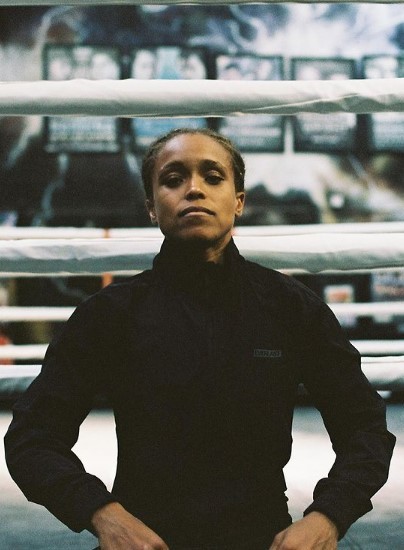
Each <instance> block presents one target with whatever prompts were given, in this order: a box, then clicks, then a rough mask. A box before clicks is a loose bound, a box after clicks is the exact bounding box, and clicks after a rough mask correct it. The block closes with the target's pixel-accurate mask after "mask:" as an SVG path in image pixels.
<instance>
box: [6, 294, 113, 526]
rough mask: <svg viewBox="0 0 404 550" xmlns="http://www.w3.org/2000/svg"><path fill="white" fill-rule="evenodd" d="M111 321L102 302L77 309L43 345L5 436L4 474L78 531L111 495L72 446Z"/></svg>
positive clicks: (100, 377)
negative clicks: (43, 354) (38, 365)
mask: <svg viewBox="0 0 404 550" xmlns="http://www.w3.org/2000/svg"><path fill="white" fill-rule="evenodd" d="M112 318H113V314H112V311H111V308H110V307H108V304H107V303H106V302H105V300H104V301H103V300H102V299H101V300H100V299H97V298H91V299H90V300H89V301H87V302H86V303H84V304H83V305H82V306H80V307H79V308H77V310H76V311H75V312H74V314H73V315H72V317H71V318H70V319H69V321H68V322H67V323H66V325H65V328H64V330H63V331H62V333H61V335H60V336H59V337H58V338H57V339H55V340H54V342H53V343H52V344H51V345H50V346H49V348H48V350H47V353H46V357H45V360H44V363H43V367H42V370H41V373H40V374H39V375H38V377H37V378H36V379H35V380H34V381H33V383H32V384H31V386H30V387H29V388H28V390H27V391H26V392H25V394H23V396H22V397H21V398H20V399H19V400H18V401H17V402H16V404H15V406H14V414H13V420H12V423H11V425H10V427H9V430H8V432H7V434H6V437H5V449H6V460H7V465H8V468H9V471H10V474H11V476H12V477H13V479H14V480H15V482H16V483H17V485H18V486H19V487H20V489H21V490H22V492H23V493H24V494H25V496H26V497H27V499H28V500H30V501H32V502H36V503H38V504H41V505H43V506H45V507H46V508H48V510H49V511H50V512H51V513H52V514H54V515H55V516H56V517H57V518H58V519H60V520H61V521H62V522H63V523H65V524H66V525H67V526H68V527H69V528H70V529H72V530H74V531H77V532H79V531H82V530H83V529H85V528H88V529H89V528H90V519H91V517H92V514H93V513H94V511H95V510H97V509H98V508H100V507H101V506H103V505H104V504H107V503H108V502H112V501H116V500H117V499H116V498H114V497H113V495H111V494H110V493H109V492H108V490H107V488H106V487H105V485H104V484H103V483H102V481H101V480H99V479H98V478H96V477H95V476H92V475H91V474H89V473H87V472H86V471H85V470H84V467H83V465H82V463H81V462H80V460H79V458H78V457H77V456H76V455H75V454H74V453H73V452H72V450H71V449H72V447H73V445H74V444H75V443H76V441H77V438H78V433H79V427H80V425H81V423H82V422H83V420H84V419H85V417H86V416H87V414H88V412H89V411H90V409H91V407H92V405H93V402H94V397H95V395H96V394H98V393H99V392H102V390H103V388H104V387H105V373H106V369H107V368H108V366H109V365H108V357H109V355H110V354H109V349H110V346H111V345H112V341H111V340H112V339H113V338H114V334H113V332H114V331H113V327H112V325H111V319H112Z"/></svg>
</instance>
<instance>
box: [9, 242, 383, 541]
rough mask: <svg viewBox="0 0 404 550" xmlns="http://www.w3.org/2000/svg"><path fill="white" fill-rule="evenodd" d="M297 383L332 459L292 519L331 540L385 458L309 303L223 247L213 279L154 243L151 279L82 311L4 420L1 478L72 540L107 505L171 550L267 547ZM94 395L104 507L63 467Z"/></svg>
mask: <svg viewBox="0 0 404 550" xmlns="http://www.w3.org/2000/svg"><path fill="white" fill-rule="evenodd" d="M300 383H304V385H305V387H306V388H307V390H308V392H309V393H310V394H311V396H312V399H313V400H314V402H315V404H316V406H317V407H318V408H319V410H320V411H321V414H322V416H323V419H324V422H325V425H326V428H327V430H328V432H329V434H330V437H331V440H332V444H333V447H334V450H335V452H336V461H335V463H334V465H333V467H332V469H331V471H330V473H329V476H328V477H327V478H326V479H322V480H320V481H319V483H318V484H317V486H316V488H315V492H314V501H313V503H312V504H311V505H310V506H309V508H308V509H307V510H306V511H305V513H308V512H310V511H312V510H317V511H321V512H323V513H324V514H326V515H327V516H328V517H330V518H331V519H332V520H333V521H334V522H335V523H336V525H337V527H338V529H339V533H340V536H343V535H344V533H345V531H346V530H347V528H348V527H349V526H350V525H351V523H352V522H354V521H355V520H356V519H357V518H359V517H360V516H361V515H363V514H364V513H366V512H368V511H369V510H370V509H371V503H370V498H371V497H372V495H373V494H374V493H375V492H376V491H377V490H378V489H379V488H380V487H381V486H382V485H383V483H384V482H385V480H386V477H387V474H388V467H389V461H390V458H391V453H392V449H393V446H394V436H392V435H391V434H390V433H389V432H388V431H387V429H386V422H385V407H384V403H383V401H382V399H381V398H380V397H379V396H378V394H377V393H376V392H374V391H373V390H372V389H371V387H370V385H369V383H368V382H367V380H366V379H365V377H364V376H363V374H362V372H361V370H360V357H359V354H358V352H357V351H356V350H355V349H354V348H353V347H352V345H351V344H350V343H349V342H348V341H347V339H346V337H345V336H344V335H343V333H342V331H341V329H340V326H339V324H338V322H337V321H336V319H335V317H334V315H333V314H332V313H331V311H330V309H329V308H328V307H327V306H326V305H325V304H324V303H323V302H322V301H321V300H320V299H319V298H318V297H317V296H316V295H315V294H314V293H312V292H311V291H310V290H308V289H307V288H306V287H304V286H303V285H301V284H299V283H298V282H296V281H295V280H294V279H293V278H291V277H289V276H286V275H282V274H280V273H278V272H276V271H273V270H270V269H266V268H263V267H261V266H259V265H257V264H254V263H251V262H248V261H245V260H244V259H243V258H242V257H241V256H240V255H239V253H238V251H237V249H236V247H235V245H234V243H233V242H231V243H230V245H229V246H228V248H227V249H226V253H225V263H224V266H219V265H215V264H211V263H205V264H198V263H195V262H193V261H190V260H189V258H187V257H181V255H180V253H179V252H178V251H177V250H173V249H172V247H171V246H170V245H169V244H168V243H167V242H165V243H164V244H163V247H162V251H161V253H160V254H159V255H158V256H157V257H156V259H155V262H154V266H153V269H152V270H150V271H145V272H143V273H141V274H139V275H136V276H134V277H132V278H129V279H127V280H125V281H124V282H119V283H115V284H112V285H110V286H109V287H107V288H105V289H103V290H102V291H101V292H99V293H97V294H96V295H94V296H93V297H91V298H90V299H89V300H87V301H86V302H84V303H83V304H82V305H81V306H79V307H78V308H77V310H76V311H75V313H74V314H73V316H72V317H71V318H70V320H69V321H68V322H67V324H66V327H65V329H64V331H63V332H62V334H61V335H60V336H59V337H58V338H57V339H56V340H55V341H54V342H53V343H52V344H51V345H50V346H49V349H48V352H47V354H46V358H45V361H44V365H43V369H42V372H41V374H40V375H39V376H38V378H37V379H36V380H35V381H34V382H33V384H32V385H31V387H30V388H29V389H28V391H27V392H26V394H25V395H24V396H23V397H22V398H21V399H20V400H19V401H18V402H17V404H16V406H15V410H14V420H13V422H12V424H11V426H10V429H9V431H8V433H7V435H6V453H7V461H8V466H9V469H10V472H11V474H12V476H13V477H14V479H15V481H16V482H17V484H18V485H19V486H20V487H21V489H22V490H23V492H24V493H25V494H26V496H27V498H28V499H30V500H32V501H34V502H37V503H40V504H43V505H44V506H46V507H47V508H48V509H49V510H50V511H51V512H52V513H53V514H54V515H55V516H57V517H58V518H59V519H60V520H61V521H63V522H64V523H65V524H66V525H68V526H69V527H70V528H71V529H73V530H76V531H80V530H82V529H84V528H88V527H89V525H90V518H91V516H92V514H93V512H94V511H95V510H96V509H97V508H99V507H100V506H102V505H103V504H106V503H107V502H111V501H114V500H118V501H119V502H121V503H122V504H123V505H124V506H125V507H126V508H127V509H128V510H129V511H130V512H132V513H133V514H134V515H135V516H137V517H138V518H140V519H141V520H142V521H144V522H145V523H146V524H147V525H149V526H150V527H151V528H152V529H154V530H155V531H156V532H157V533H158V534H159V535H160V536H161V537H162V538H163V539H164V540H166V542H167V543H168V544H169V545H170V544H172V545H175V544H178V545H181V544H184V545H186V544H187V543H189V541H190V540H192V542H194V543H195V544H196V543H198V544H204V543H211V544H214V543H217V544H219V545H220V544H221V543H223V544H224V542H225V538H226V537H227V540H228V541H231V540H240V537H244V538H251V537H252V535H255V536H258V535H265V534H266V533H268V537H269V536H271V537H272V536H273V534H274V533H275V532H277V531H279V530H281V529H282V528H284V527H285V526H286V525H287V524H288V523H289V521H290V518H289V516H288V513H287V506H286V498H285V496H284V491H285V489H286V487H285V483H284V478H283V472H282V469H283V467H284V465H285V464H286V463H287V461H288V460H289V458H290V453H291V422H292V415H293V408H294V404H295V399H296V395H297V388H298V385H299V384H300ZM98 393H104V394H107V396H108V399H109V401H110V403H111V405H112V407H113V410H114V413H115V419H116V426H117V437H118V441H119V457H118V465H117V474H116V479H115V483H114V487H113V494H112V495H111V494H110V493H109V492H108V491H107V489H106V488H105V486H104V484H103V483H102V482H101V481H100V480H99V479H97V478H95V477H94V476H92V475H90V474H89V473H86V472H85V471H84V469H83V467H82V465H81V463H80V461H79V460H78V458H77V457H76V456H75V455H74V454H73V453H72V452H71V447H72V446H73V445H74V443H75V442H76V439H77V436H78V428H79V426H80V424H81V422H82V421H83V420H84V418H85V417H86V415H87V414H88V412H89V409H90V407H91V405H92V403H93V398H94V395H96V394H98ZM302 475H303V474H302ZM268 542H270V539H268Z"/></svg>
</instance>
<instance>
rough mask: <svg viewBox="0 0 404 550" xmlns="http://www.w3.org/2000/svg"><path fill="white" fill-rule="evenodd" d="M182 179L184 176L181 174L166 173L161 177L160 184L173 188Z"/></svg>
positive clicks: (179, 183)
mask: <svg viewBox="0 0 404 550" xmlns="http://www.w3.org/2000/svg"><path fill="white" fill-rule="evenodd" d="M183 181H184V178H183V176H182V175H181V174H167V175H166V176H164V178H163V179H162V184H163V185H165V186H166V187H170V188H174V187H178V186H179V185H181V183H182V182H183Z"/></svg>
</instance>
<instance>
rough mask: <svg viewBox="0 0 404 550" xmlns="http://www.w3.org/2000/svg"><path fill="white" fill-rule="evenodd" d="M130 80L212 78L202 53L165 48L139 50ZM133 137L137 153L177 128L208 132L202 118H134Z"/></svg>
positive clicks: (198, 50)
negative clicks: (202, 129) (209, 75)
mask: <svg viewBox="0 0 404 550" xmlns="http://www.w3.org/2000/svg"><path fill="white" fill-rule="evenodd" d="M129 77H130V78H135V79H141V80H151V79H161V80H167V79H169V80H203V79H206V78H208V61H207V57H206V53H205V52H204V51H203V50H201V49H192V48H182V47H177V46H161V47H156V48H139V49H136V50H134V51H133V52H132V56H131V62H130V69H129ZM131 122H132V124H131V128H132V137H133V142H134V144H135V148H136V149H144V148H146V147H148V146H149V145H150V143H151V142H152V141H153V140H154V139H155V138H157V137H158V136H160V135H162V134H164V133H166V132H169V131H170V130H172V129H174V128H179V127H182V128H184V127H190V128H204V127H206V126H207V120H206V119H205V118H201V117H195V118H193V117H189V118H187V117H184V118H155V117H148V118H141V117H139V118H134V119H132V121H131Z"/></svg>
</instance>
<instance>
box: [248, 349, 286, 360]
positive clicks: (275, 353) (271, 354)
mask: <svg viewBox="0 0 404 550" xmlns="http://www.w3.org/2000/svg"><path fill="white" fill-rule="evenodd" d="M254 357H260V358H263V359H266V358H270V359H278V358H279V357H282V350H281V349H254Z"/></svg>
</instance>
